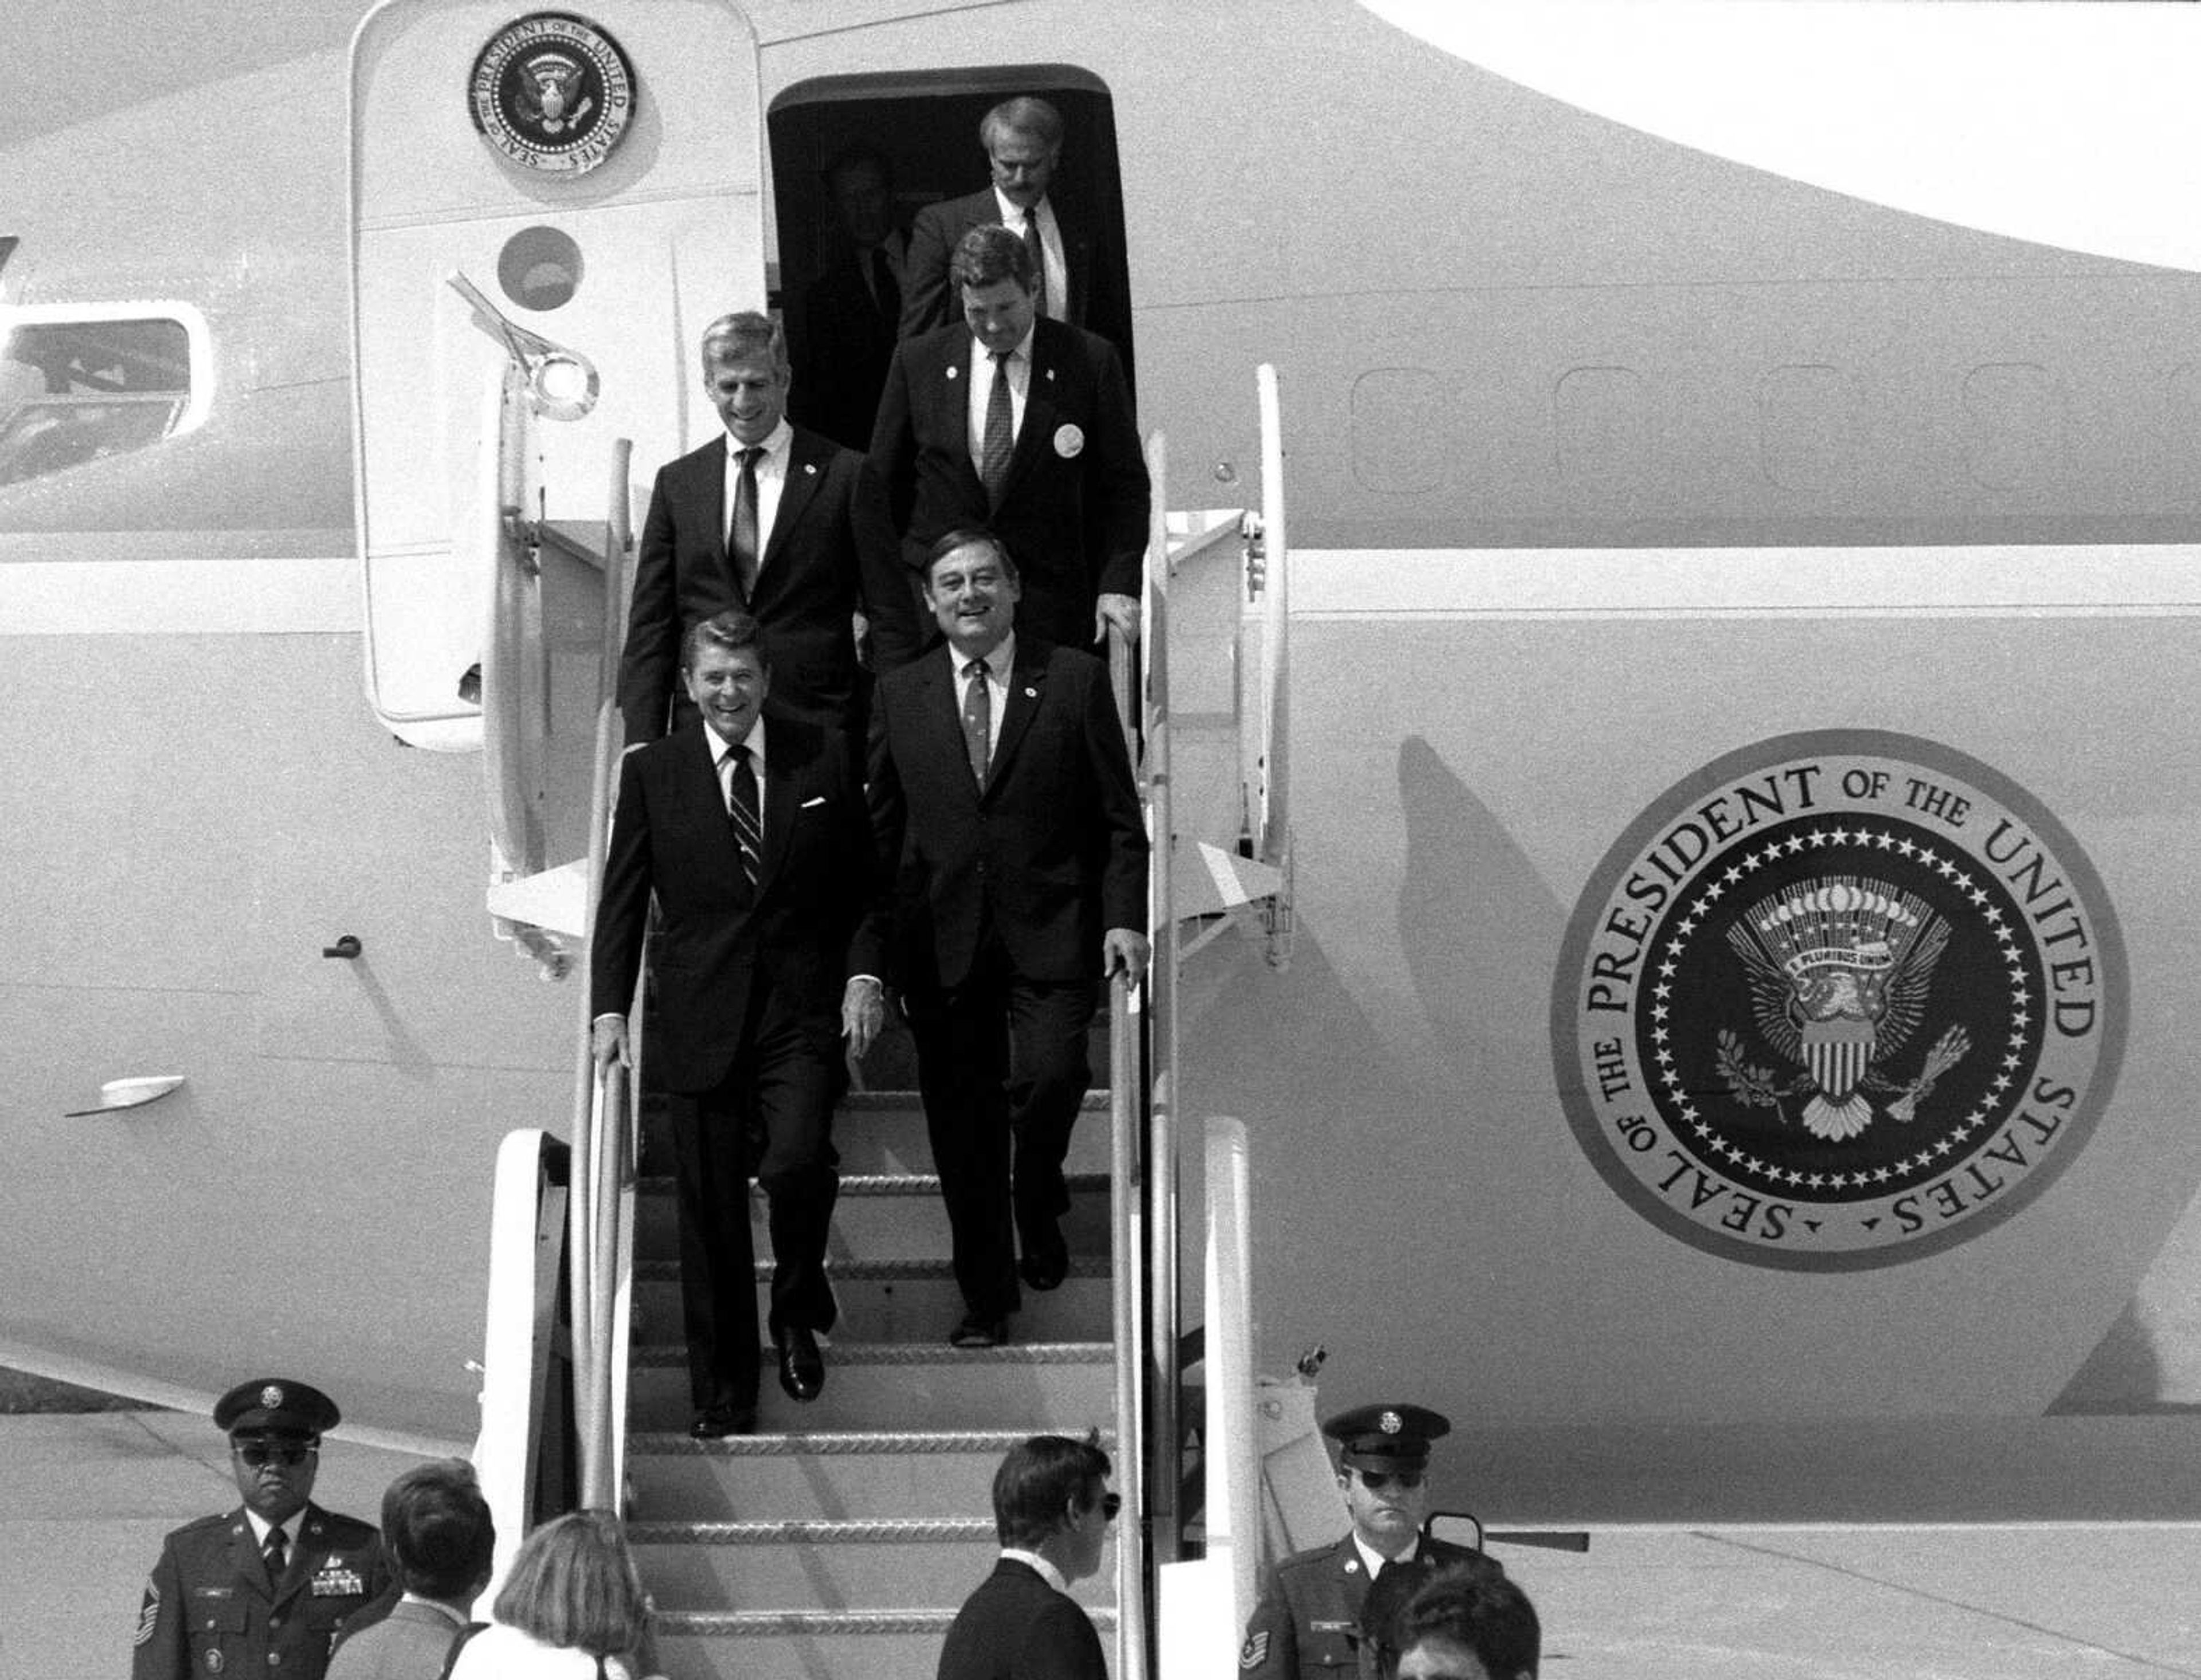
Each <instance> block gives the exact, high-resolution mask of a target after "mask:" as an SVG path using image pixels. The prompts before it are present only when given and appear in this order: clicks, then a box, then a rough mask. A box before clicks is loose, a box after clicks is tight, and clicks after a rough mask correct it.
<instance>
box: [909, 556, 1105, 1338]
mask: <svg viewBox="0 0 2201 1680" xmlns="http://www.w3.org/2000/svg"><path fill="white" fill-rule="evenodd" d="M924 586H925V597H926V600H927V601H928V602H930V605H931V608H932V610H933V614H934V616H935V618H936V620H937V622H938V624H939V626H940V629H941V631H942V634H943V635H944V636H945V637H947V640H948V645H947V646H946V647H944V648H941V649H936V650H935V651H934V652H932V653H930V654H927V655H925V656H924V658H922V659H920V660H918V661H915V662H914V663H913V664H910V665H905V666H903V667H901V669H900V670H898V671H889V673H886V675H885V676H884V677H883V678H881V679H880V681H879V689H878V693H877V716H876V717H875V719H874V720H873V729H872V761H871V787H870V793H871V800H872V825H873V828H874V830H875V831H876V833H877V850H878V855H879V858H880V860H881V861H882V862H883V865H884V866H886V868H887V869H888V870H889V872H890V873H891V875H892V877H893V879H894V881H895V923H896V941H895V943H896V961H897V965H898V969H899V972H900V974H901V985H902V994H903V998H904V1002H905V1003H906V1005H907V1009H908V1013H909V1021H910V1029H911V1031H912V1033H913V1035H914V1037H915V1038H916V1041H917V1067H918V1085H919V1090H920V1091H921V1092H922V1094H923V1096H924V1122H925V1131H926V1133H927V1135H928V1136H929V1137H930V1140H931V1143H932V1154H933V1160H934V1162H935V1165H936V1167H937V1169H938V1171H939V1173H940V1190H941V1195H942V1198H943V1200H945V1201H946V1202H947V1204H948V1225H949V1226H950V1228H951V1231H952V1233H953V1239H954V1267H955V1281H956V1283H957V1284H958V1285H959V1286H960V1288H961V1290H962V1294H963V1302H964V1308H965V1311H964V1314H963V1317H962V1319H961V1320H960V1322H959V1323H958V1324H957V1325H956V1326H955V1328H954V1330H953V1332H952V1333H951V1334H950V1336H949V1338H948V1339H949V1341H950V1342H953V1343H954V1345H955V1346H956V1347H959V1348H991V1347H997V1346H999V1345H1000V1344H1001V1342H1005V1341H1006V1340H1007V1337H1008V1315H1009V1314H1010V1313H1012V1312H1014V1311H1015V1310H1016V1309H1017V1308H1018V1307H1019V1306H1021V1305H1022V1304H1023V1296H1022V1294H1021V1292H1020V1290H1019V1289H1018V1280H1019V1278H1021V1279H1022V1281H1023V1283H1024V1284H1025V1285H1027V1286H1029V1287H1030V1288H1032V1289H1054V1288H1056V1287H1057V1286H1059V1284H1060V1283H1061V1282H1062V1280H1063V1278H1064V1277H1065V1275H1066V1273H1067V1272H1068V1270H1069V1264H1070V1257H1069V1252H1068V1249H1067V1248H1066V1247H1065V1242H1064V1239H1063V1236H1062V1231H1061V1225H1060V1219H1061V1215H1062V1214H1063V1213H1065V1212H1066V1211H1067V1210H1068V1208H1069V1206H1070V1196H1069V1193H1068V1190H1066V1188H1065V1184H1064V1181H1063V1174H1062V1163H1063V1159H1064V1157H1065V1154H1067V1153H1068V1151H1069V1148H1070V1133H1071V1126H1072V1125H1073V1124H1074V1123H1075V1122H1076V1120H1077V1111H1078V1107H1079V1105H1080V1103H1081V1102H1082V1101H1083V1098H1084V1095H1085V1088H1086V1085H1087V1084H1088V1083H1089V1080H1090V1078H1091V1069H1090V1066H1089V1060H1088V1057H1087V1054H1086V1035H1087V1032H1088V1031H1089V1028H1090V1026H1091V1025H1092V1021H1093V1012H1094V1006H1095V1001H1096V990H1097V987H1098V985H1099V984H1100V981H1101V980H1102V979H1103V978H1105V977H1106V976H1108V975H1112V974H1114V973H1117V972H1122V973H1124V974H1126V975H1128V976H1129V977H1130V979H1131V981H1132V982H1133V983H1134V984H1136V982H1137V980H1138V978H1139V977H1140V976H1141V975H1142V974H1143V973H1144V972H1146V966H1147V940H1146V936H1145V935H1144V934H1143V933H1142V931H1140V930H1142V928H1143V927H1144V926H1145V925H1146V914H1147V832H1146V824H1145V818H1144V815H1143V814H1142V811H1141V810H1140V807H1139V796H1138V790H1137V788H1136V784H1134V782H1133V781H1132V778H1131V766H1130V755H1129V754H1128V753H1127V752H1126V750H1125V749H1124V731H1123V727H1122V725H1120V724H1119V723H1118V721H1117V718H1116V712H1115V707H1114V703H1113V702H1112V699H1111V697H1110V695H1109V688H1108V673H1107V671H1106V668H1105V667H1103V666H1102V665H1101V663H1100V661H1098V660H1096V659H1095V658H1094V657H1093V656H1092V655H1089V654H1083V653H1079V652H1077V651H1076V650H1074V649H1069V648H1056V647H1050V646H1049V645H1048V643H1045V642H1044V641H1042V640H1041V639H1040V638H1039V637H1036V636H1032V635H1027V634H1024V633H1023V632H1022V631H1018V630H1016V629H1015V628H1014V620H1015V613H1016V607H1017V599H1018V584H1017V568H1016V566H1015V563H1014V562H1013V561H1012V560H1011V559H1010V557H1009V555H1008V552H1007V549H1005V548H1004V547H1003V546H1002V544H1001V542H1000V540H999V539H998V538H996V537H991V536H989V535H987V534H985V533H984V532H960V531H958V532H948V535H947V536H945V537H942V538H941V539H940V541H939V543H936V545H935V548H934V551H933V554H932V555H931V557H930V561H928V563H927V567H926V570H925V579H924ZM1012 1150H1013V1159H1012ZM1019 1249H1021V1251H1022V1255H1023V1258H1022V1260H1021V1262H1019V1261H1018V1258H1017V1256H1018V1250H1019Z"/></svg>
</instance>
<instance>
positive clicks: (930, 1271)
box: [634, 1254, 1114, 1283]
mask: <svg viewBox="0 0 2201 1680" xmlns="http://www.w3.org/2000/svg"><path fill="white" fill-rule="evenodd" d="M772 1266H773V1262H772V1260H770V1259H769V1258H766V1259H764V1260H758V1261H757V1262H756V1274H757V1276H758V1277H759V1278H770V1277H771V1276H772ZM634 1275H635V1278H636V1281H637V1282H638V1283H678V1282H679V1281H680V1262H679V1261H678V1260H637V1261H636V1262H635V1265H634ZM825 1275H826V1276H827V1277H828V1278H837V1279H838V1280H839V1281H841V1282H842V1283H929V1282H932V1281H935V1280H946V1279H951V1278H954V1276H955V1265H954V1261H953V1260H948V1259H947V1258H945V1257H944V1256H938V1257H933V1258H930V1259H925V1258H916V1257H905V1258H902V1259H889V1260H838V1259H830V1258H829V1259H828V1260H826V1262H825ZM1069 1275H1070V1276H1071V1277H1072V1278H1109V1277H1112V1276H1113V1275H1114V1268H1113V1267H1112V1266H1110V1265H1109V1262H1108V1257H1107V1256H1106V1254H1072V1255H1071V1257H1070V1274H1069Z"/></svg>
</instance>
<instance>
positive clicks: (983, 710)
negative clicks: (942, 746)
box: [963, 659, 994, 788]
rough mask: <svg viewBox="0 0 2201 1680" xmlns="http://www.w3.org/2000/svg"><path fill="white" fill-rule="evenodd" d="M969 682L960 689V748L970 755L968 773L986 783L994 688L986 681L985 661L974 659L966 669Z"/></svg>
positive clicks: (992, 722)
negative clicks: (961, 736) (961, 743)
mask: <svg viewBox="0 0 2201 1680" xmlns="http://www.w3.org/2000/svg"><path fill="white" fill-rule="evenodd" d="M968 675H969V677H970V678H971V685H970V686H969V687H968V688H966V690H964V691H963V750H964V751H965V752H966V754H968V755H970V759H971V777H972V778H973V779H974V780H976V781H977V784H978V785H979V786H980V787H982V788H983V786H985V785H986V760H987V758H988V757H989V755H991V753H992V751H993V734H994V691H993V690H992V689H990V688H989V687H988V686H987V685H986V661H984V660H983V659H974V660H972V661H971V668H970V671H969V673H968Z"/></svg>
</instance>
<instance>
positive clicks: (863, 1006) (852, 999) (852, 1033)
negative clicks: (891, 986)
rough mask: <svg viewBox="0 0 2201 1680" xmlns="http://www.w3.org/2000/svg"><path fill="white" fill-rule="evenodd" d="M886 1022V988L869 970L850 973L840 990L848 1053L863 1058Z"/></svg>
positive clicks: (842, 1019) (843, 1027)
mask: <svg viewBox="0 0 2201 1680" xmlns="http://www.w3.org/2000/svg"><path fill="white" fill-rule="evenodd" d="M886 1024H887V990H886V988H885V987H884V986H883V985H881V984H879V983H878V982H877V980H875V979H873V978H872V977H871V976H870V975H868V974H857V975H853V976H851V977H850V978H849V981H848V985H847V986H845V987H844V988H843V989H842V992H841V1036H842V1037H843V1038H845V1039H847V1040H848V1054H850V1055H852V1056H854V1057H856V1058H858V1059H859V1060H861V1058H862V1057H863V1054H864V1053H865V1052H866V1051H867V1050H869V1049H871V1048H872V1045H873V1044H875V1043H877V1042H878V1037H879V1030H880V1029H881V1028H882V1027H883V1026H885V1025H886Z"/></svg>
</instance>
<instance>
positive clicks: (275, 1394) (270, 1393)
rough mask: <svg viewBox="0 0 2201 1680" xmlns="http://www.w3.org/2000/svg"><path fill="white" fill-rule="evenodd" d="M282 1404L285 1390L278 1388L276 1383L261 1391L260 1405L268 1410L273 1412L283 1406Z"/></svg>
mask: <svg viewBox="0 0 2201 1680" xmlns="http://www.w3.org/2000/svg"><path fill="white" fill-rule="evenodd" d="M282 1403H283V1390H282V1389H279V1388H278V1387H277V1386H276V1385H275V1384H274V1383H269V1384H268V1385H267V1387H266V1388H264V1389H261V1391H260V1404H261V1406H262V1407H265V1408H266V1409H267V1410H268V1411H270V1412H273V1410H275V1408H276V1407H279V1406H280V1405H282Z"/></svg>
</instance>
